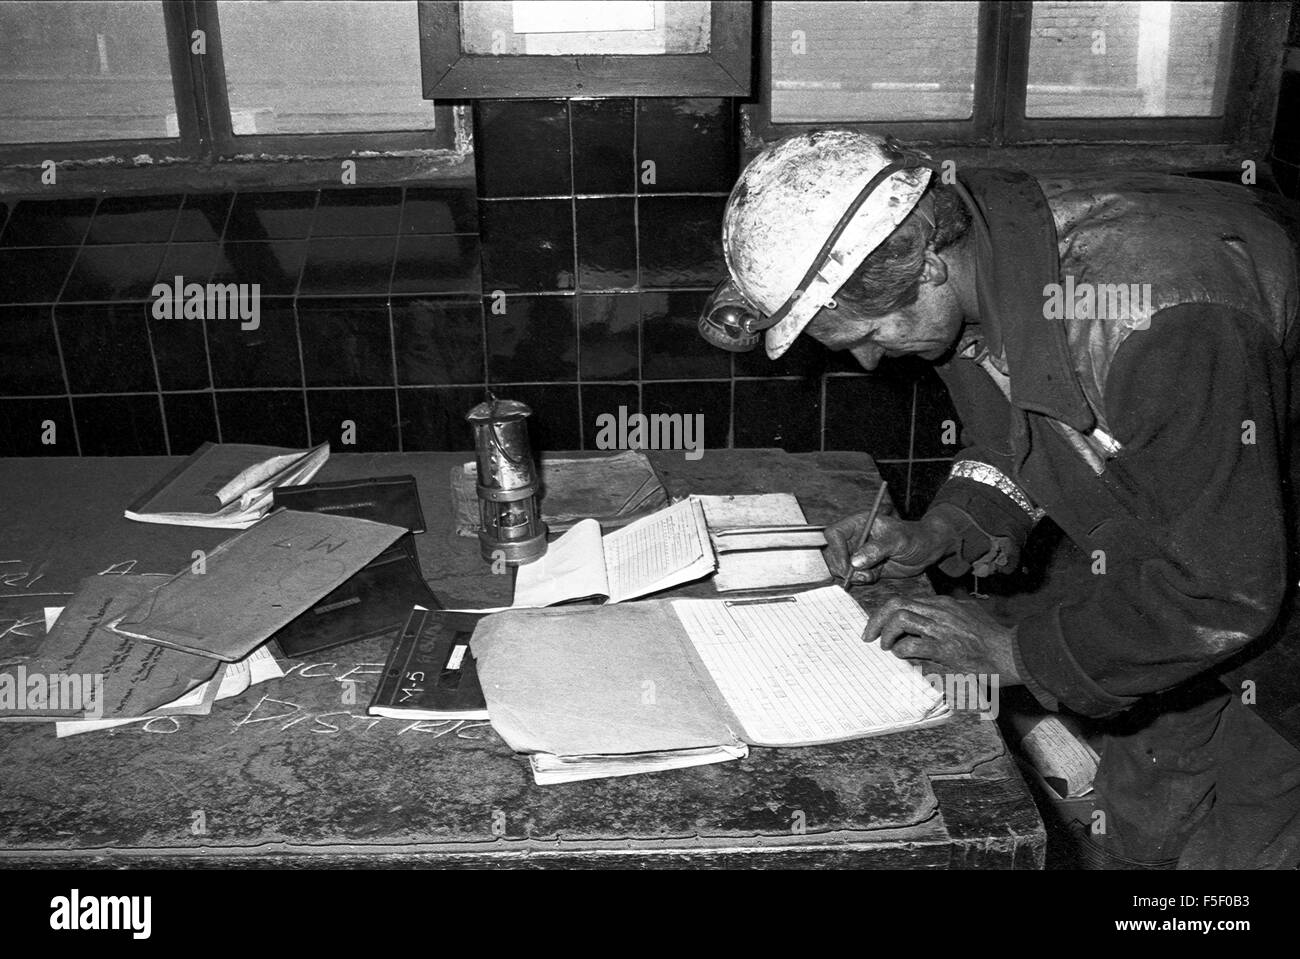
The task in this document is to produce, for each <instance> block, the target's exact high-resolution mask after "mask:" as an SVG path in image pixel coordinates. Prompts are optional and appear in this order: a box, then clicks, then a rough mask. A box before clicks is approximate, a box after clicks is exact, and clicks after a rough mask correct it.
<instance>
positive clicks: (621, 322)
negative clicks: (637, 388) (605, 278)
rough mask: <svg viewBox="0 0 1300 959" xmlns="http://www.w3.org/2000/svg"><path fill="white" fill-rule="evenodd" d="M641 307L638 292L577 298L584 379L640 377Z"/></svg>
mask: <svg viewBox="0 0 1300 959" xmlns="http://www.w3.org/2000/svg"><path fill="white" fill-rule="evenodd" d="M640 338H641V307H640V303H639V298H638V296H637V295H636V294H635V293H584V294H583V295H582V296H580V297H578V344H579V349H578V357H579V370H580V374H581V377H582V379H584V380H635V379H637V378H638V377H639V376H640V365H639V363H640V352H641V348H640Z"/></svg>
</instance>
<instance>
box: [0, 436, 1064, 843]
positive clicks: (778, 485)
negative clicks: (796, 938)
mask: <svg viewBox="0 0 1300 959" xmlns="http://www.w3.org/2000/svg"><path fill="white" fill-rule="evenodd" d="M655 458H656V465H657V466H658V467H659V468H660V469H661V471H662V473H663V475H664V477H665V479H666V481H667V482H668V484H669V487H670V491H671V492H672V493H674V494H678V493H683V492H703V493H730V492H768V491H789V492H794V493H796V494H797V495H798V497H799V499H800V502H801V503H802V504H803V506H804V509H805V512H806V513H807V514H808V518H809V520H810V521H811V522H827V521H830V520H833V519H835V518H838V516H840V515H842V513H843V512H844V511H845V510H846V508H850V507H856V506H858V505H860V504H869V503H870V502H871V498H872V495H873V494H874V492H875V488H876V484H877V483H878V482H879V476H878V474H877V472H876V470H875V467H874V465H873V464H872V463H871V461H870V459H869V458H868V457H866V456H864V455H861V454H846V453H826V454H806V455H799V456H791V455H788V454H785V453H783V452H779V451H773V450H761V451H760V450H735V451H710V452H709V453H708V454H707V455H705V456H704V457H703V458H702V459H700V460H698V461H696V462H690V461H687V460H685V459H684V458H683V456H682V454H681V453H673V454H666V453H665V454H655ZM466 459H468V457H467V456H466V455H464V454H434V453H426V454H352V455H335V456H332V457H331V459H330V461H329V463H328V464H327V465H326V467H325V469H324V470H323V471H322V473H321V474H320V477H319V478H321V479H339V478H345V477H355V476H365V475H380V474H392V473H408V472H409V473H414V474H415V475H416V477H417V478H418V479H419V482H420V488H421V496H422V498H423V500H424V505H425V513H426V515H427V518H428V522H429V531H428V532H427V533H425V534H423V535H422V536H419V537H417V541H418V543H419V551H420V558H421V563H422V565H423V568H424V572H425V575H426V577H427V578H428V579H429V581H430V583H431V584H432V585H433V587H434V589H435V591H436V592H437V593H438V594H439V596H440V597H441V598H443V599H445V600H458V601H469V602H473V603H474V605H497V604H502V603H505V602H508V601H509V595H510V589H511V587H510V582H509V579H510V578H509V577H508V576H492V575H490V573H489V572H488V570H487V567H486V566H485V564H484V563H483V562H482V561H481V560H480V558H479V556H478V546H477V542H476V541H475V540H470V539H464V538H457V537H455V536H454V535H453V534H452V532H451V530H452V521H451V509H450V499H449V492H448V488H447V476H448V473H449V471H450V469H451V467H452V466H453V465H454V464H456V463H460V462H464V461H465V460H466ZM174 462H175V460H171V459H167V458H162V457H148V458H122V459H8V460H5V459H0V494H2V498H0V560H17V561H18V562H15V563H6V564H0V633H3V638H0V655H3V656H4V657H5V658H6V659H9V658H11V657H13V656H15V655H20V654H21V653H22V652H23V650H24V649H26V648H30V646H31V644H33V643H34V642H35V640H36V638H37V637H39V635H40V632H41V627H39V626H35V627H24V626H21V625H15V624H21V623H22V622H24V620H27V619H31V618H33V617H37V618H39V613H40V611H41V607H42V606H47V605H51V606H52V605H62V604H63V602H64V601H65V599H66V596H61V595H59V594H61V593H63V594H66V593H70V592H71V591H73V590H74V589H75V588H76V584H77V582H78V580H79V579H80V578H81V577H83V576H87V575H93V574H98V573H104V572H111V571H113V570H117V571H128V570H129V571H133V572H167V573H170V572H174V571H175V570H177V569H180V568H181V567H182V566H183V565H184V564H186V563H188V562H190V557H191V554H192V553H193V551H194V550H196V549H204V550H207V549H211V548H212V547H213V546H215V545H216V544H217V543H219V542H221V541H222V540H223V539H224V538H226V536H227V535H229V534H228V533H226V532H223V531H219V530H204V529H190V528H186V527H175V526H153V525H146V524H142V523H132V522H129V521H127V520H125V519H123V518H122V515H121V514H122V508H123V506H124V505H125V504H126V503H127V502H129V501H130V500H131V499H132V498H133V496H134V494H136V493H137V492H139V491H140V490H142V489H144V488H146V487H148V486H149V485H150V484H152V483H153V482H154V481H155V480H156V479H157V478H158V477H159V476H161V475H163V474H164V473H165V472H166V471H167V469H169V468H170V466H171V465H172V464H173V463H174ZM25 570H29V572H28V574H27V575H25V576H24V575H19V574H21V573H23V571H25ZM38 573H39V578H36V579H34V580H33V576H36V575H37V574H38ZM928 588H929V586H928V584H926V583H924V582H923V581H919V580H918V581H912V582H907V583H901V584H894V585H892V586H890V587H885V588H882V589H878V590H876V591H875V593H874V597H875V598H876V599H877V600H878V599H879V598H880V597H881V596H882V595H884V593H885V592H887V591H888V590H903V591H907V590H928ZM687 592H690V593H692V594H694V595H710V594H711V593H712V587H711V586H709V585H707V584H696V585H694V586H692V587H688V588H687ZM863 596H864V598H865V599H867V600H868V601H870V600H871V599H872V597H873V594H872V593H869V592H866V591H864V592H863ZM385 652H386V649H385V644H383V643H380V642H376V643H363V644H356V645H353V646H350V647H343V648H341V649H339V650H333V651H330V652H329V653H327V654H323V655H322V657H321V658H320V660H319V661H316V662H310V663H307V662H292V663H285V664H284V665H285V668H286V670H287V671H288V673H289V675H288V676H286V677H285V678H284V679H281V680H276V681H273V682H270V683H267V684H265V685H262V686H258V687H254V688H253V689H251V690H249V691H248V692H246V693H244V694H243V695H242V696H240V697H237V698H235V699H232V700H228V701H225V702H222V703H218V704H217V706H216V708H215V709H214V710H213V712H212V714H211V715H210V716H206V717H179V718H178V719H175V720H172V719H167V720H156V721H154V722H152V723H150V724H149V725H148V726H147V727H144V726H141V725H133V726H129V727H124V728H121V729H118V730H113V731H109V732H102V733H92V734H88V735H83V736H77V737H72V738H69V739H66V740H56V739H55V737H54V730H53V729H52V728H50V727H44V726H34V725H28V724H12V723H9V724H0V769H2V770H3V772H2V773H0V777H2V778H0V847H2V848H0V863H4V864H8V865H16V864H20V863H21V864H32V863H65V864H77V865H108V866H120V865H137V864H155V865H158V864H162V865H175V866H191V865H196V864H202V863H211V864H220V865H237V864H242V865H277V866H286V865H288V866H348V865H368V866H369V865H406V864H439V865H452V864H454V865H465V866H493V865H529V866H534V865H535V866H543V865H545V866H570V867H572V866H629V865H643V864H652V865H662V866H706V865H707V866H739V867H760V866H777V867H781V866H788V867H927V868H933V867H966V868H969V867H1016V868H1041V866H1042V864H1043V857H1044V850H1045V838H1044V832H1043V827H1042V823H1041V821H1040V819H1039V817H1038V814H1037V812H1036V811H1035V808H1034V806H1033V803H1032V802H1031V800H1030V797H1029V794H1028V792H1027V791H1026V789H1025V786H1024V784H1023V782H1022V781H1021V778H1020V776H1019V774H1018V773H1017V771H1016V768H1015V765H1014V763H1013V762H1012V760H1011V758H1010V757H1009V756H1008V754H1007V752H1006V749H1005V747H1004V744H1003V742H1002V739H1001V737H1000V736H999V734H998V731H997V728H996V724H995V723H992V722H982V721H980V720H979V719H978V717H977V716H976V715H974V714H973V713H969V712H965V713H961V714H959V715H958V718H957V719H956V720H955V721H953V722H952V723H949V724H947V725H945V726H941V727H937V728H931V729H925V730H920V731H917V732H913V733H905V734H900V735H893V736H885V737H881V738H876V739H865V740H858V741H856V742H849V743H840V744H837V745H832V746H823V747H815V748H806V749H782V750H777V749H754V750H753V751H752V754H751V755H750V757H749V758H748V759H747V760H744V761H741V762H730V763H723V764H720V765H715V766H705V767H701V768H696V769H687V770H678V771H674V772H667V773H659V774H654V775H648V776H637V777H629V778H624V779H610V780H603V781H595V782H586V783H574V784H569V785H560V786H547V787H539V786H536V785H534V784H533V782H532V777H531V775H530V774H529V772H528V769H527V765H526V763H525V762H524V761H523V760H522V759H521V758H520V757H517V756H515V755H513V754H512V753H511V751H510V750H509V749H508V748H507V747H506V746H505V744H504V743H503V742H502V741H501V740H500V739H499V738H498V737H497V736H496V735H495V733H494V732H493V731H492V729H491V727H490V726H488V725H486V724H482V723H464V724H458V723H429V722H424V723H411V722H405V721H399V720H392V719H374V718H372V717H368V716H366V715H365V708H366V704H367V702H368V701H369V698H370V695H371V693H372V692H373V690H374V684H375V674H376V673H377V672H378V671H379V670H380V667H381V665H382V663H383V661H384V655H385Z"/></svg>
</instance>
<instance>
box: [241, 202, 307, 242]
mask: <svg viewBox="0 0 1300 959" xmlns="http://www.w3.org/2000/svg"><path fill="white" fill-rule="evenodd" d="M315 208H316V191H314V190H307V191H303V192H296V193H238V194H236V195H235V203H234V205H233V206H232V207H231V210H230V219H229V220H227V221H226V237H225V238H226V239H227V240H230V241H236V242H238V241H243V240H287V239H300V238H302V237H305V236H307V233H308V230H310V229H311V220H312V211H313V210H314V209H315Z"/></svg>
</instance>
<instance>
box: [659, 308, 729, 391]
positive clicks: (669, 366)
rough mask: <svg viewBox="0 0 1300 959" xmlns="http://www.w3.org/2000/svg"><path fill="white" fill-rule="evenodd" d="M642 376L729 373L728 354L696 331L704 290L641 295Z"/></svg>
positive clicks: (693, 376) (665, 377)
mask: <svg viewBox="0 0 1300 959" xmlns="http://www.w3.org/2000/svg"><path fill="white" fill-rule="evenodd" d="M640 299H641V376H642V377H643V378H644V379H647V380H692V379H704V378H709V377H725V376H730V375H731V354H730V353H728V352H727V351H726V350H720V349H718V348H717V347H716V346H711V345H710V344H709V343H707V342H706V341H705V340H704V338H703V337H701V336H700V335H699V333H698V332H697V330H696V321H697V319H698V317H699V315H700V310H701V309H702V308H703V306H704V301H705V300H706V299H708V293H706V292H685V293H642V294H641V297H640Z"/></svg>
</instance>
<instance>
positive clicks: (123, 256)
mask: <svg viewBox="0 0 1300 959" xmlns="http://www.w3.org/2000/svg"><path fill="white" fill-rule="evenodd" d="M166 250H167V245H166V244H165V243H136V244H130V245H122V246H83V247H82V248H81V251H80V252H79V253H78V254H77V262H76V263H75V264H73V267H72V273H71V275H69V277H68V282H67V284H66V285H65V286H64V287H63V295H62V296H61V297H60V298H59V299H60V301H61V302H64V303H84V302H103V301H113V300H141V299H144V298H146V297H148V296H151V295H152V293H153V284H154V278H155V277H156V276H157V275H158V268H159V267H160V266H161V265H162V260H163V254H164V253H165V252H166Z"/></svg>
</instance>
